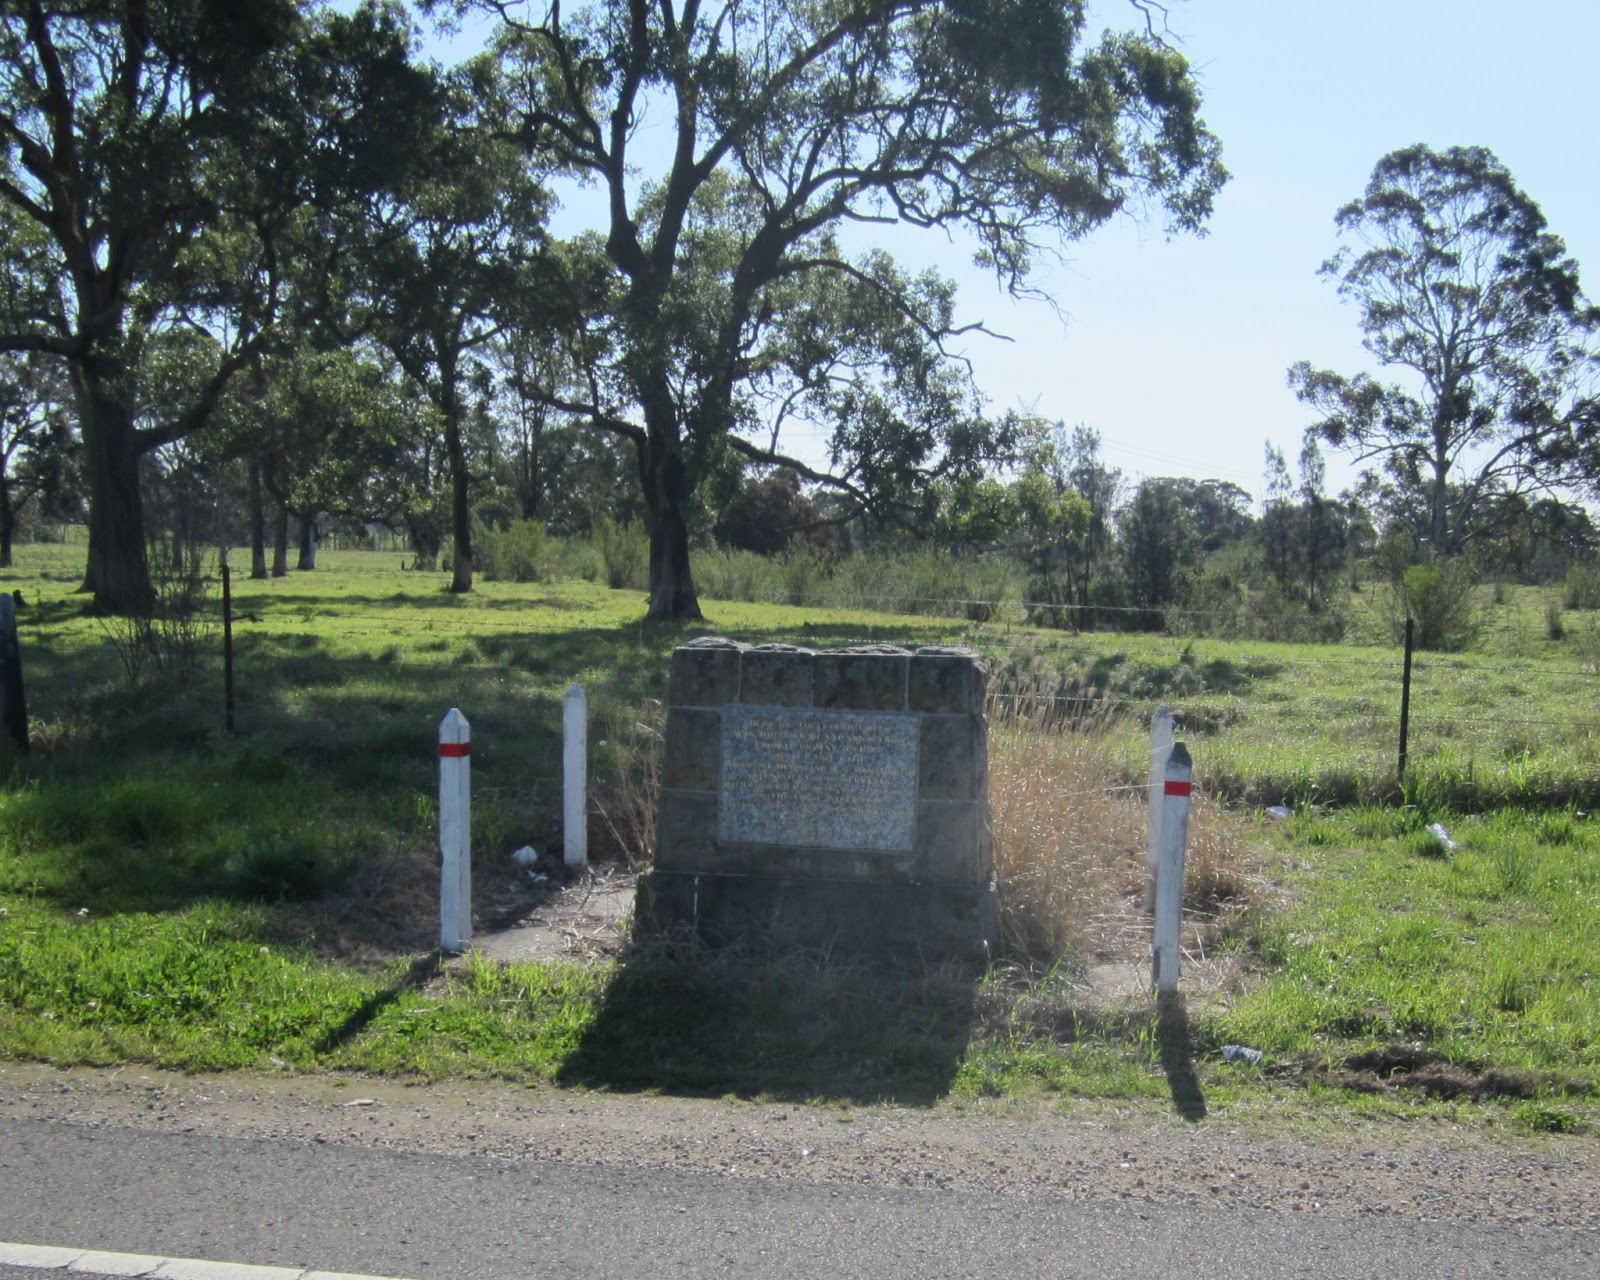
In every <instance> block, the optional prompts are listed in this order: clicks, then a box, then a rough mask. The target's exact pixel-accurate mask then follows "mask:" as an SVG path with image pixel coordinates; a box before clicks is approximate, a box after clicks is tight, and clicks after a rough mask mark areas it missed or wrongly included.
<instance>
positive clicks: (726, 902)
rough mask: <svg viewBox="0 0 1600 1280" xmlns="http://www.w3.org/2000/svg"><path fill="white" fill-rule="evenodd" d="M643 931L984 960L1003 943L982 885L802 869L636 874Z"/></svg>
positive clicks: (758, 944)
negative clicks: (836, 876) (796, 873)
mask: <svg viewBox="0 0 1600 1280" xmlns="http://www.w3.org/2000/svg"><path fill="white" fill-rule="evenodd" d="M634 918H635V920H636V922H637V928H638V931H639V932H640V933H641V934H649V933H660V932H668V931H671V930H674V929H680V928H689V929H692V930H693V931H694V932H695V933H696V934H697V935H698V936H699V937H700V938H702V939H703V940H704V941H706V942H708V943H710V944H711V945H713V946H733V945H738V946H747V947H755V948H762V949H770V950H777V951H794V950H805V951H811V952H818V953H824V954H848V955H858V956H860V955H865V956H873V957H881V958H883V959H886V960H891V961H897V962H899V963H903V964H907V965H910V966H913V967H914V968H919V969H920V967H921V966H924V965H926V964H928V963H929V961H931V960H939V961H944V962H948V963H955V964H960V965H971V966H972V967H974V968H982V967H984V966H985V965H987V964H988V963H989V961H990V959H991V958H992V957H993V955H994V953H995V948H996V947H997V946H998V944H999V932H1000V909H999V902H998V899H997V898H996V896H995V892H994V890H993V889H992V888H991V887H990V886H988V885H987V884H985V885H951V884H889V883H860V882H850V881H842V880H828V879H812V878H805V877H769V876H750V875H715V874H707V873H698V874H697V873H692V872H682V871H662V870H657V871H653V872H651V873H650V874H649V875H648V876H646V877H644V878H643V879H642V880H640V882H639V889H638V904H637V907H636V910H635V916H634Z"/></svg>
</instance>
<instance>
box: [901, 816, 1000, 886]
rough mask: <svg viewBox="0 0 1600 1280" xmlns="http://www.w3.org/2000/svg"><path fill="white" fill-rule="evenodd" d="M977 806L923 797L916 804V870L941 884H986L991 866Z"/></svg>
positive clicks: (925, 877)
mask: <svg viewBox="0 0 1600 1280" xmlns="http://www.w3.org/2000/svg"><path fill="white" fill-rule="evenodd" d="M984 825H985V824H984V820H983V812H982V809H981V806H979V805H978V804H976V803H974V802H971V801H962V800H924V801H923V802H922V803H921V804H919V805H918V806H917V872H918V874H919V875H920V876H921V878H922V879H924V880H931V881H936V882H939V883H942V884H988V883H989V875H990V872H991V867H990V865H989V858H988V856H987V846H986V844H985V841H984Z"/></svg>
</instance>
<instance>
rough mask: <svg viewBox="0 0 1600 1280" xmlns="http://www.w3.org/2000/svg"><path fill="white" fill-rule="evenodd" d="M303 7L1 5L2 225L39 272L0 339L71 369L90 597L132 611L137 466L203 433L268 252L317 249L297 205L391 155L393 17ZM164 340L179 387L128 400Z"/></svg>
mask: <svg viewBox="0 0 1600 1280" xmlns="http://www.w3.org/2000/svg"><path fill="white" fill-rule="evenodd" d="M306 12H307V7H306V6H305V5H303V4H302V3H300V2H299V0H253V2H252V3H250V4H248V5H239V4H236V3H233V2H232V0H163V3H159V4H156V3H142V2H141V0H104V2H102V3H93V4H80V3H69V2H67V0H19V2H18V3H15V4H9V5H7V6H6V7H5V9H4V11H3V14H0V204H3V205H4V206H5V208H6V210H7V214H8V217H7V218H6V219H4V220H0V227H6V228H11V227H20V226H25V227H26V228H27V229H28V234H29V236H30V237H31V238H30V240H29V248H30V252H31V253H32V258H31V261H32V262H33V263H34V264H35V266H36V270H35V273H34V275H35V280H34V286H33V287H31V288H29V289H26V290H22V291H19V292H12V293H11V296H10V297H9V298H8V300H9V301H12V302H14V303H17V304H19V305H16V306H14V307H13V309H12V310H11V311H10V313H9V314H7V315H5V316H3V317H0V351H39V352H45V353H49V354H51V355H53V356H55V357H57V358H60V359H62V360H63V361H64V362H65V364H66V366H67V369H68V371H69V375H70V380H71V383H72V387H73V392H74V399H75V404H76V417H77V422H78V429H79V432H80V435H81V437H82V443H83V460H84V471H85V475H86V479H87V485H88V490H89V501H90V515H89V557H88V571H87V574H86V578H85V584H84V585H85V588H86V589H87V590H89V591H92V592H93V595H94V604H95V607H96V608H98V609H101V610H105V611H111V612H141V611H144V610H146V609H148V608H149V607H150V604H151V602H152V592H151V587H150V579H149V569H148V564H147V561H146V555H145V529H144V520H143V504H142V499H141V494H140V486H139V460H140V458H141V457H142V456H144V455H145V454H146V453H148V452H149V451H151V450H153V449H156V448H159V447H161V446H163V445H166V444H170V443H171V442H173V441H175V440H178V439H181V438H183V437H185V436H187V435H189V434H191V433H192V432H194V431H196V430H198V429H199V428H200V427H202V426H204V425H205V423H206V422H207V421H208V419H209V418H210V416H211V415H212V413H213V412H214V410H215V409H216V407H217V405H218V403H219V400H220V398H221V396H222V393H223V392H224V390H225V389H226V387H227V384H228V383H229V381H230V380H231V379H232V378H233V377H234V376H235V375H236V374H237V373H238V372H239V371H240V370H241V369H243V368H245V367H247V366H248V365H249V364H250V362H251V361H252V360H253V359H254V358H255V357H256V355H257V354H258V353H259V352H260V350H261V349H262V347H263V345H264V344H265V343H266V341H267V340H268V338H269V336H270V334H271V332H272V329H273V326H274V324H275V322H276V321H277V319H278V317H279V314H280V309H281V307H282V304H283V301H284V297H285V283H286V281H285V263H286V260H292V259H294V258H296V257H298V256H300V255H301V254H303V253H310V252H314V246H315V245H316V244H317V243H320V242H316V241H311V240H301V241H296V240H295V235H296V232H297V231H298V230H300V229H301V226H302V221H301V217H300V215H301V213H302V211H303V210H305V209H306V208H308V207H310V206H312V205H315V204H317V203H318V202H326V201H327V200H328V199H329V198H330V196H331V195H332V193H333V192H334V191H336V190H337V191H344V190H347V189H348V188H349V187H350V186H352V185H354V184H360V183H363V182H365V183H372V182H374V181H380V180H381V179H382V175H384V174H385V173H386V172H387V170H388V169H389V168H391V167H392V165H393V164H394V163H395V162H397V160H398V159H400V158H403V157H404V156H405V155H406V154H407V153H408V151H409V148H408V146H407V144H406V129H407V123H406V122H407V118H408V117H407V113H406V112H405V111H403V110H402V111H398V112H397V111H395V110H394V104H395V103H396V102H397V101H400V100H404V99H406V98H407V96H408V94H409V91H410V89H411V88H412V86H414V84H415V83H416V80H417V77H418V76H419V74H420V73H419V72H418V71H417V69H416V68H414V67H413V66H411V65H410V63H409V62H408V61H407V59H406V58H405V56H404V51H403V46H402V41H401V40H400V35H399V28H398V26H397V24H396V20H395V19H394V17H393V15H392V14H387V13H386V12H385V11H381V10H378V9H373V8H366V9H362V10H359V11H358V12H357V13H356V14H354V15H351V16H343V15H339V14H334V13H325V14H322V15H320V16H319V17H318V18H317V19H316V20H315V21H313V20H311V19H308V17H307V16H306ZM12 243H14V241H12V240H11V239H10V238H9V237H8V243H7V245H6V252H7V256H8V257H10V256H11V247H12ZM175 344H177V345H181V346H183V347H184V348H185V349H186V350H187V351H188V353H189V354H190V356H191V357H192V359H191V361H190V363H189V370H188V371H189V373H190V374H191V375H192V376H189V377H186V378H185V379H183V380H182V381H181V390H182V393H183V394H181V395H179V396H176V397H174V398H172V399H169V400H167V401H166V402H164V403H160V404H154V403H145V404H142V405H141V403H140V401H139V381H140V375H141V371H142V368H143V366H144V365H145V363H146V362H147V359H148V358H150V356H151V353H152V352H154V351H157V350H164V351H167V352H170V351H172V350H173V349H174V346H175ZM171 385H172V387H173V389H179V388H180V384H178V383H174V384H171Z"/></svg>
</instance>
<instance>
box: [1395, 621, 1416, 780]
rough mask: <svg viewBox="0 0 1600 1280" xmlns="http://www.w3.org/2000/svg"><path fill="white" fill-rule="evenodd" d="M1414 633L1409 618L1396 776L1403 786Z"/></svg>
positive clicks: (1408, 725) (1409, 731)
mask: <svg viewBox="0 0 1600 1280" xmlns="http://www.w3.org/2000/svg"><path fill="white" fill-rule="evenodd" d="M1414 633H1415V623H1414V621H1413V619H1411V618H1407V619H1406V658H1405V669H1404V670H1403V671H1402V673H1401V675H1400V768H1399V771H1398V773H1397V775H1396V776H1397V778H1398V780H1399V782H1400V785H1401V786H1404V785H1405V781H1406V753H1407V748H1408V747H1409V746H1410V743H1409V742H1408V741H1407V739H1408V738H1409V737H1410V735H1411V641H1412V637H1413V635H1414Z"/></svg>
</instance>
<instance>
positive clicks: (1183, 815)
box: [1151, 742, 1194, 995]
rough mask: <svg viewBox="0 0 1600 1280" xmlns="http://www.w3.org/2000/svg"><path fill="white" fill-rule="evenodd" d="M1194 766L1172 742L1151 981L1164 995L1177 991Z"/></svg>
mask: <svg viewBox="0 0 1600 1280" xmlns="http://www.w3.org/2000/svg"><path fill="white" fill-rule="evenodd" d="M1193 778H1194V765H1193V764H1192V763H1191V761H1190V759H1189V750H1188V748H1187V747H1185V746H1184V745H1183V743H1181V742H1176V743H1173V746H1172V752H1171V754H1170V755H1169V756H1168V757H1167V768H1166V772H1165V777H1164V778H1163V779H1162V784H1161V791H1162V812H1161V857H1160V859H1159V861H1158V863H1157V867H1156V938H1155V954H1154V957H1153V963H1152V970H1151V980H1152V981H1153V982H1154V983H1155V986H1156V991H1157V992H1158V993H1159V994H1161V995H1172V994H1174V993H1175V992H1176V991H1177V990H1178V939H1179V929H1180V928H1181V926H1182V923H1183V854H1184V849H1185V847H1186V846H1187V845H1188V843H1189V793H1190V791H1191V790H1192V785H1193V784H1192V779H1193Z"/></svg>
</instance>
